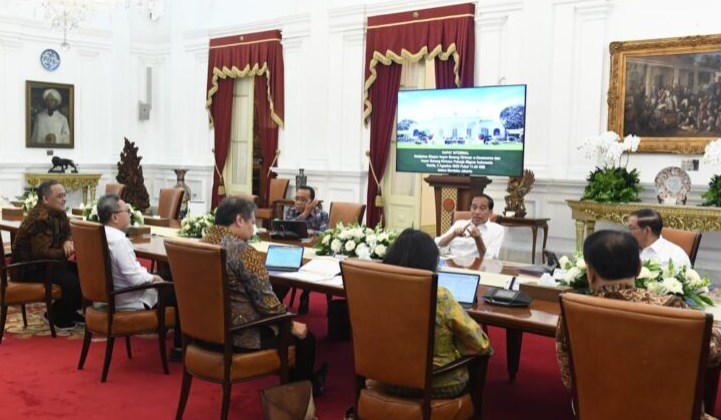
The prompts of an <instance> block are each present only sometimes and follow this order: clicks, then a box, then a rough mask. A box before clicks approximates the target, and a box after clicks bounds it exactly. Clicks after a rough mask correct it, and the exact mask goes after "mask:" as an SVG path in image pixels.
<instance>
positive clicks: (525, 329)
mask: <svg viewBox="0 0 721 420" xmlns="http://www.w3.org/2000/svg"><path fill="white" fill-rule="evenodd" d="M19 226H20V222H19V221H7V220H0V230H6V231H9V232H11V234H13V233H14V232H16V231H17V229H18V228H19ZM152 231H153V234H152V235H151V236H150V238H149V240H148V241H146V242H140V243H134V244H133V247H134V249H135V253H136V255H137V256H138V257H139V258H146V259H150V260H154V261H160V262H166V263H167V261H168V257H167V254H166V252H165V245H164V244H165V240H166V239H170V240H180V241H198V240H197V239H192V238H182V237H178V235H177V231H175V230H174V229H168V228H156V227H153V228H152ZM264 237H265V238H267V236H264ZM274 242H276V241H274ZM283 242H285V243H290V242H288V241H283ZM270 244H271V242H269V241H260V242H255V243H251V245H252V246H253V247H254V248H255V249H257V250H258V251H259V252H263V253H265V252H266V251H267V249H268V246H269V245H270ZM294 244H296V245H297V244H299V243H298V242H294ZM304 245H306V246H307V247H308V248H306V252H305V254H304V260H309V259H312V258H313V257H314V256H315V250H314V249H313V248H310V247H309V246H310V244H304ZM443 264H444V265H445V267H444V269H446V270H450V271H473V272H478V273H479V274H480V275H481V286H480V287H479V288H478V292H477V293H478V294H477V298H478V299H477V303H475V304H474V305H473V306H472V307H471V308H469V309H467V311H468V314H469V315H470V316H471V318H473V319H474V320H475V321H477V322H478V323H480V324H483V325H490V326H494V327H499V328H503V329H505V330H506V351H507V366H506V368H507V371H508V375H509V380H510V381H511V382H513V381H514V380H515V378H516V375H517V373H518V370H519V366H520V359H521V348H522V344H523V333H531V334H537V335H541V336H546V337H555V335H556V329H557V326H558V318H559V314H560V305H559V302H558V301H557V300H542V299H533V301H532V302H531V304H530V305H529V306H528V307H521V308H518V307H505V306H497V305H492V304H489V303H486V302H485V301H484V299H483V295H484V294H485V293H486V291H487V290H488V289H489V287H503V285H504V283H505V281H506V280H507V279H509V278H510V277H511V276H516V277H517V279H518V280H519V281H521V282H526V281H532V280H534V278H529V277H526V276H523V275H520V273H519V268H520V267H521V266H523V265H525V264H519V263H513V262H506V261H499V260H487V261H483V260H480V259H478V258H476V259H473V260H465V261H458V260H452V259H447V260H444V262H443ZM270 280H271V282H272V283H274V284H281V285H286V286H292V287H298V288H303V289H308V290H311V291H315V292H320V293H324V294H327V295H335V296H345V290H344V288H343V283H342V281H340V280H339V277H336V278H334V279H328V280H323V281H309V280H300V279H295V278H291V277H285V276H278V275H272V276H271V277H270ZM719 373H721V370H720V369H719V368H714V369H709V371H708V374H707V378H706V389H705V397H704V401H705V404H706V407H710V409H711V410H713V407H714V404H715V401H716V392H717V388H718V381H719Z"/></svg>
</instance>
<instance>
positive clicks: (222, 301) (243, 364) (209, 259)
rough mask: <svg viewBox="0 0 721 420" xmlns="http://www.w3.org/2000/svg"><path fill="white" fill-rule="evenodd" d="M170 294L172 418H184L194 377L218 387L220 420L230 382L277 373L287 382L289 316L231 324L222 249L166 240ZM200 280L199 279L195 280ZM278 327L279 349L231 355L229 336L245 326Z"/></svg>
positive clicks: (292, 358) (290, 351)
mask: <svg viewBox="0 0 721 420" xmlns="http://www.w3.org/2000/svg"><path fill="white" fill-rule="evenodd" d="M165 249H166V251H167V253H168V260H169V262H170V270H171V271H172V273H173V282H174V284H175V296H176V299H177V301H178V308H179V310H180V322H181V324H182V325H183V384H182V388H181V391H180V400H179V402H178V411H177V414H176V418H178V419H180V418H182V417H183V412H184V411H185V404H186V402H187V400H188V394H189V392H190V383H191V380H192V378H193V376H195V377H197V378H200V379H204V380H206V381H210V382H215V383H220V384H222V386H223V400H222V411H221V418H222V419H225V418H227V416H228V407H229V404H230V387H231V384H233V383H236V382H241V381H246V380H250V379H255V378H258V377H262V376H266V375H271V374H278V375H280V381H281V383H286V382H287V381H288V367H289V366H293V365H294V364H295V347H293V346H290V347H289V343H290V328H291V320H292V319H293V317H294V316H295V315H294V314H292V313H285V314H282V315H277V316H271V317H267V318H263V319H260V320H258V321H253V322H249V323H247V324H244V325H241V326H233V324H232V322H231V311H230V292H229V290H228V275H227V273H226V267H225V263H226V254H225V250H224V249H222V248H220V247H218V246H215V245H208V244H203V243H198V242H190V241H171V240H166V241H165ZM199 280H202V281H199ZM269 324H278V325H279V327H280V335H279V342H280V344H279V346H278V349H268V350H259V351H256V352H247V353H234V352H233V334H237V333H238V332H241V331H243V330H245V329H247V328H250V327H258V326H261V325H269Z"/></svg>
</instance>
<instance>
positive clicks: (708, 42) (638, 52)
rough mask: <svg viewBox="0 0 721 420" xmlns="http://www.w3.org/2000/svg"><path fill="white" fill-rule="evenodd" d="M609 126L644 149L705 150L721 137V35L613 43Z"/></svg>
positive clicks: (698, 152)
mask: <svg viewBox="0 0 721 420" xmlns="http://www.w3.org/2000/svg"><path fill="white" fill-rule="evenodd" d="M609 50H610V53H611V79H610V83H609V89H608V129H609V130H613V131H615V132H617V133H618V134H619V135H620V136H621V137H625V136H626V135H628V134H635V135H637V136H639V137H641V139H642V141H641V144H640V146H639V149H638V150H639V151H640V152H648V153H679V154H702V153H703V152H704V148H705V146H706V144H708V143H709V141H711V140H713V139H716V138H719V137H721V35H697V36H687V37H679V38H660V39H648V40H641V41H625V42H612V43H611V45H610V46H609Z"/></svg>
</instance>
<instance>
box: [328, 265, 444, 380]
mask: <svg viewBox="0 0 721 420" xmlns="http://www.w3.org/2000/svg"><path fill="white" fill-rule="evenodd" d="M341 272H342V274H343V284H344V286H345V291H346V296H347V298H348V312H349V314H350V323H351V332H352V335H353V358H354V361H355V372H356V375H359V376H361V377H365V378H372V379H375V380H378V381H380V382H382V383H385V384H392V385H397V386H403V387H409V388H416V389H421V390H424V389H425V388H426V386H428V389H430V373H431V369H432V364H433V342H434V330H435V320H436V285H437V282H438V279H437V277H436V274H435V273H432V272H430V271H426V270H417V269H412V268H406V267H398V266H394V265H390V264H379V263H375V262H369V261H361V260H346V261H343V262H342V263H341ZM401 302H403V304H401ZM369 308H373V310H368V309H369Z"/></svg>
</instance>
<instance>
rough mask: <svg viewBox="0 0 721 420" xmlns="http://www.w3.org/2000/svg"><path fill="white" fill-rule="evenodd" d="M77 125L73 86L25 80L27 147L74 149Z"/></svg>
mask: <svg viewBox="0 0 721 420" xmlns="http://www.w3.org/2000/svg"><path fill="white" fill-rule="evenodd" d="M51 108H52V109H51ZM74 122H75V87H74V86H73V85H68V84H63V83H50V82H38V81H34V80H27V81H25V147H42V148H45V149H55V148H60V149H72V148H74V147H75V123H74Z"/></svg>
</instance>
